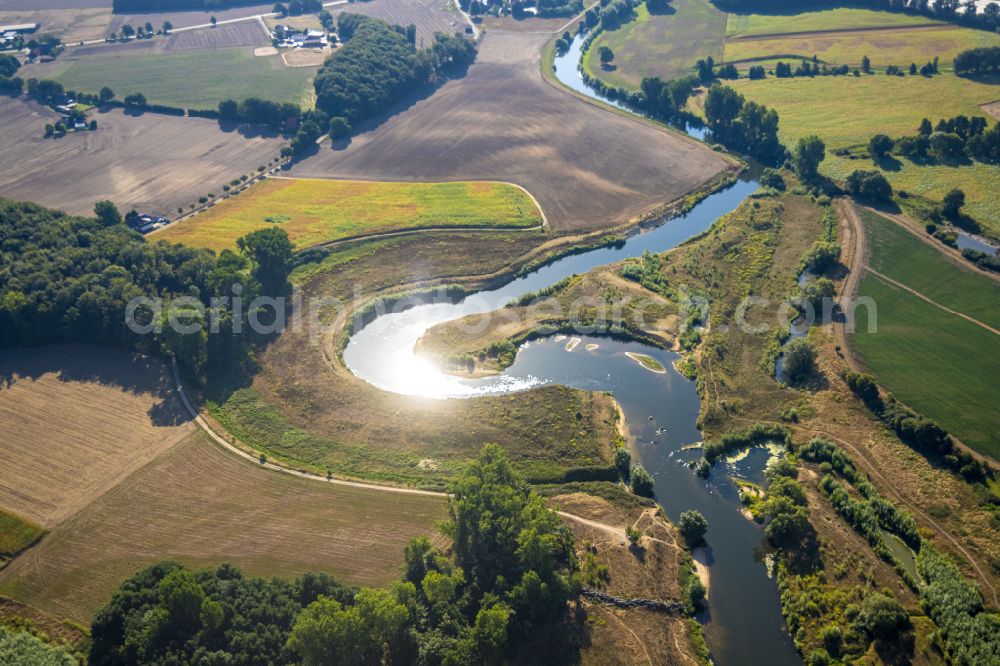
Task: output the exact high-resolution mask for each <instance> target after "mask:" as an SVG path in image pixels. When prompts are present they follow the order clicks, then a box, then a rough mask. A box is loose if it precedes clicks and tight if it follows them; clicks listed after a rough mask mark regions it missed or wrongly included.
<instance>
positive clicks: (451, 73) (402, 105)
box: [330, 63, 475, 151]
mask: <svg viewBox="0 0 1000 666" xmlns="http://www.w3.org/2000/svg"><path fill="white" fill-rule="evenodd" d="M472 64H475V63H471V64H470V65H465V66H461V67H451V68H449V69H448V70H447V72H446V73H447V74H448V76H447V77H442V78H441V79H439V80H438V81H436V82H434V83H429V84H427V85H425V86H421V87H420V88H419V89H418V90H416V91H414V92H413V93H411V94H410V95H407V96H406V97H404V98H403V99H402V100H400V101H399V102H397V103H396V104H393V105H392V106H391V107H389V108H388V109H386V110H385V111H383V112H382V113H379V114H377V115H374V116H372V117H371V118H367V119H365V120H362V121H361V122H359V123H357V124H355V125H354V126H353V127H352V130H351V137H356V136H360V135H361V134H365V133H366V132H371V131H373V130H376V129H378V128H379V127H380V126H381V125H382V124H383V123H385V122H388V121H389V120H391V119H392V118H394V117H395V116H398V115H401V114H403V113H405V112H407V111H409V110H410V109H411V108H413V107H414V106H416V105H417V104H418V103H420V102H422V101H424V100H425V99H428V98H429V97H431V96H432V95H434V94H435V93H436V92H437V91H438V90H440V89H441V88H442V87H444V86H445V85H447V84H448V82H449V81H452V80H456V79H461V78H464V77H465V76H466V75H467V74H468V73H469V69H470V67H471V65H472ZM351 137H348V138H346V139H338V140H337V141H333V142H331V145H330V147H331V148H332V149H333V150H337V151H341V150H347V149H348V148H349V147H350V146H351V144H352V143H353V141H352V139H351Z"/></svg>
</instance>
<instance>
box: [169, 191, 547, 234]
mask: <svg viewBox="0 0 1000 666" xmlns="http://www.w3.org/2000/svg"><path fill="white" fill-rule="evenodd" d="M541 223H542V217H541V213H540V212H539V210H538V207H537V206H536V205H535V203H534V201H532V199H531V197H530V196H528V195H527V194H526V193H525V192H524V191H523V190H521V189H520V188H518V187H515V186H513V185H508V184H506V183H492V182H469V183H377V182H361V181H347V180H318V179H296V180H293V179H285V178H278V179H270V180H267V181H265V182H263V183H260V184H258V185H255V186H253V187H251V188H250V189H248V190H247V191H245V192H243V193H242V194H240V195H238V196H236V197H233V198H230V199H227V200H225V201H222V202H220V203H219V204H217V205H216V206H214V207H212V208H210V209H209V210H207V211H206V212H204V213H201V214H199V215H196V216H195V217H193V218H190V219H188V220H185V221H183V222H180V223H178V224H175V225H172V226H170V227H167V228H166V229H164V230H163V231H162V232H160V233H158V234H157V235H156V236H155V238H158V239H163V240H168V241H174V242H177V243H184V244H186V245H191V246H194V247H207V248H211V249H213V250H222V249H225V248H234V247H235V246H236V240H237V239H238V238H239V237H240V236H243V235H245V234H247V233H249V232H251V231H253V230H255V229H262V228H265V227H269V226H279V227H280V228H282V229H284V230H285V231H287V232H288V236H289V238H291V240H292V243H293V244H294V245H295V246H296V247H297V248H300V249H301V248H303V247H308V246H310V245H316V244H318V243H323V242H326V241H331V240H336V239H338V238H346V237H349V236H357V235H362V234H373V233H381V232H387V231H395V230H402V229H412V228H416V227H483V228H488V227H508V228H526V227H537V226H538V225H540V224H541Z"/></svg>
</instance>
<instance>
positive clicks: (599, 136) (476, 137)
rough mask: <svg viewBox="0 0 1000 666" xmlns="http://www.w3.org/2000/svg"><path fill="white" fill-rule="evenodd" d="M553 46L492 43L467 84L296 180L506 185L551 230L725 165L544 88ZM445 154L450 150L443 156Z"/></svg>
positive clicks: (633, 210)
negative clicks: (543, 67)
mask: <svg viewBox="0 0 1000 666" xmlns="http://www.w3.org/2000/svg"><path fill="white" fill-rule="evenodd" d="M545 39H547V37H546V36H545V35H537V34H515V33H494V34H489V35H487V36H485V37H484V39H483V41H482V44H481V48H480V53H479V57H478V60H477V62H476V64H474V65H473V66H472V67H471V68H470V69H469V72H468V74H467V75H466V76H465V77H463V78H461V79H456V80H452V81H449V82H448V83H446V84H445V85H444V86H442V87H441V88H440V89H438V90H437V91H436V92H435V93H434V94H433V95H430V96H429V97H427V98H426V99H421V100H419V101H416V102H413V103H412V105H411V106H409V107H408V108H405V109H400V110H399V111H398V112H397V113H395V114H394V115H392V116H391V117H390V118H389V119H388V120H386V121H385V122H383V123H382V124H380V125H379V126H378V127H376V128H375V129H372V130H369V131H367V132H363V133H361V134H360V135H359V136H357V137H356V138H355V139H354V140H353V141H352V143H351V144H350V145H349V146H347V147H346V148H343V149H331V148H329V146H324V147H323V148H322V149H321V150H320V152H319V153H318V154H316V155H314V156H312V157H310V158H308V159H306V160H304V161H303V162H302V163H300V164H299V165H297V166H296V167H295V169H294V174H295V175H296V176H306V177H331V176H335V177H341V178H355V179H379V180H415V181H437V180H456V179H459V180H470V179H481V180H503V181H509V182H514V183H517V184H518V185H521V186H523V187H525V188H526V189H527V190H528V191H529V192H531V193H532V194H534V195H535V197H536V198H537V199H538V201H539V203H540V204H541V206H542V209H543V210H544V211H545V213H546V215H547V218H548V220H549V222H550V223H551V224H552V226H553V228H554V229H557V230H559V229H584V228H600V227H607V226H611V225H613V224H615V223H620V222H625V221H627V220H628V219H630V218H633V217H637V216H640V215H642V214H644V213H649V212H650V211H652V210H654V209H656V208H658V207H660V206H661V205H662V204H664V203H665V202H668V201H670V200H673V199H675V198H677V197H680V196H682V195H683V194H685V193H687V192H690V191H691V190H694V189H695V188H697V187H698V186H699V185H700V184H701V183H703V182H705V181H707V180H709V179H710V178H711V177H713V176H714V175H716V174H717V173H719V172H720V171H722V170H724V169H725V168H727V166H728V162H727V161H726V160H725V159H723V158H722V157H721V156H720V155H718V154H716V153H714V152H712V151H710V150H708V149H707V148H705V147H704V146H702V145H700V144H697V143H695V142H692V141H689V140H687V138H686V137H681V136H679V135H676V134H673V133H670V132H667V131H665V130H661V129H658V128H655V127H652V126H649V125H646V124H644V123H640V122H637V121H635V120H632V119H628V118H624V117H621V116H618V115H615V114H612V113H609V112H607V111H605V110H603V109H601V108H599V107H597V106H594V105H591V104H588V103H586V102H584V101H582V100H580V99H577V98H576V97H573V96H572V95H569V94H567V93H565V92H564V91H562V90H559V89H557V88H555V87H553V86H551V85H549V84H548V83H546V82H545V81H544V80H543V79H542V76H541V72H540V70H539V66H540V62H539V61H540V50H541V47H542V45H543V43H544V41H545ZM445 147H446V148H445Z"/></svg>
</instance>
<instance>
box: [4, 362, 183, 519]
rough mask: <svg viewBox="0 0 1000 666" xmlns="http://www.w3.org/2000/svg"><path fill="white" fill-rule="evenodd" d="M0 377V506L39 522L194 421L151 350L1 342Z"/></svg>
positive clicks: (82, 501) (116, 478) (63, 511)
mask: <svg viewBox="0 0 1000 666" xmlns="http://www.w3.org/2000/svg"><path fill="white" fill-rule="evenodd" d="M0 378H2V380H0V381H2V384H0V386H2V388H0V424H2V429H3V432H4V437H3V439H2V442H0V451H2V455H0V457H2V458H3V460H4V476H3V481H2V482H0V507H3V508H4V509H8V510H11V511H14V512H15V513H17V514H18V515H20V516H22V517H24V518H27V519H29V520H32V521H34V522H37V523H40V524H41V525H43V526H44V527H52V526H53V525H56V524H58V523H59V522H60V521H62V520H64V519H65V518H66V517H68V516H70V515H72V514H73V513H75V512H77V511H79V510H80V509H81V508H82V507H84V506H86V505H87V504H89V503H90V502H91V501H93V500H94V498H95V497H98V496H100V495H101V494H103V493H104V492H106V491H107V490H108V489H109V488H111V487H112V486H114V485H115V484H117V483H118V482H120V481H121V478H122V477H123V476H126V475H128V474H129V473H131V472H132V471H134V470H136V469H138V468H140V467H142V466H143V465H145V464H146V463H148V462H149V461H150V460H152V459H154V458H155V457H156V456H158V455H159V454H160V453H162V452H163V451H165V450H167V449H169V448H170V447H172V446H174V445H175V444H176V443H177V442H179V441H181V440H182V439H184V438H185V437H187V436H188V435H189V434H190V433H191V431H192V429H193V426H191V425H190V424H189V423H188V420H189V419H188V418H187V416H186V414H185V413H184V412H183V411H182V408H181V405H180V403H179V402H177V401H175V400H174V399H173V398H172V397H169V394H168V393H167V392H166V391H167V389H168V388H169V386H170V379H169V376H168V373H167V371H166V368H165V367H164V366H163V364H162V363H160V362H159V361H155V360H152V359H144V358H139V357H135V358H133V357H132V356H130V355H129V354H126V353H124V352H117V351H109V350H104V349H100V348H96V347H81V346H64V347H47V348H43V349H32V350H16V351H4V352H0ZM165 395H166V396H168V397H164V396H165Z"/></svg>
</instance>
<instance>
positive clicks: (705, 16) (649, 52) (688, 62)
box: [584, 0, 726, 89]
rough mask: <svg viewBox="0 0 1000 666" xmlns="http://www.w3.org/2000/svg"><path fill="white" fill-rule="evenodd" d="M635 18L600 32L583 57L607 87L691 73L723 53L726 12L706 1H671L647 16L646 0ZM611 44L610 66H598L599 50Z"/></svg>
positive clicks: (637, 8)
mask: <svg viewBox="0 0 1000 666" xmlns="http://www.w3.org/2000/svg"><path fill="white" fill-rule="evenodd" d="M635 13H636V18H635V20H632V21H628V22H627V23H623V24H622V25H621V27H619V28H617V29H615V30H610V31H606V32H604V33H602V34H601V35H600V36H598V37H597V39H595V40H594V42H593V44H591V46H590V48H589V49H588V50H587V53H586V55H585V56H584V67H585V68H586V69H587V71H588V72H589V73H590V74H592V75H594V76H598V77H600V78H601V79H603V80H604V81H606V82H607V83H608V84H609V85H613V86H623V87H626V88H633V89H637V88H638V87H639V84H640V83H642V79H643V78H645V77H651V76H659V77H661V78H663V79H665V80H666V79H672V78H677V77H681V76H686V75H687V74H691V73H692V72H693V67H694V64H695V62H697V61H698V59H699V58H705V57H707V56H712V58H714V59H715V60H716V61H718V60H719V59H720V58H721V57H722V41H723V38H724V37H725V33H726V15H725V14H724V13H723V12H720V11H719V10H718V9H716V8H715V6H714V5H712V3H711V2H709V0H675V1H674V2H673V3H671V5H670V9H668V10H667V11H665V12H662V13H655V14H652V15H650V13H649V10H648V9H647V7H646V4H645V3H640V4H639V5H638V6H637V7H636V9H635ZM601 46H607V47H610V48H611V50H612V51H613V52H614V54H615V60H614V62H613V63H612V65H611V67H610V68H608V69H604V68H602V67H601V62H600V58H599V56H598V50H599V49H600V47H601Z"/></svg>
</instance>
